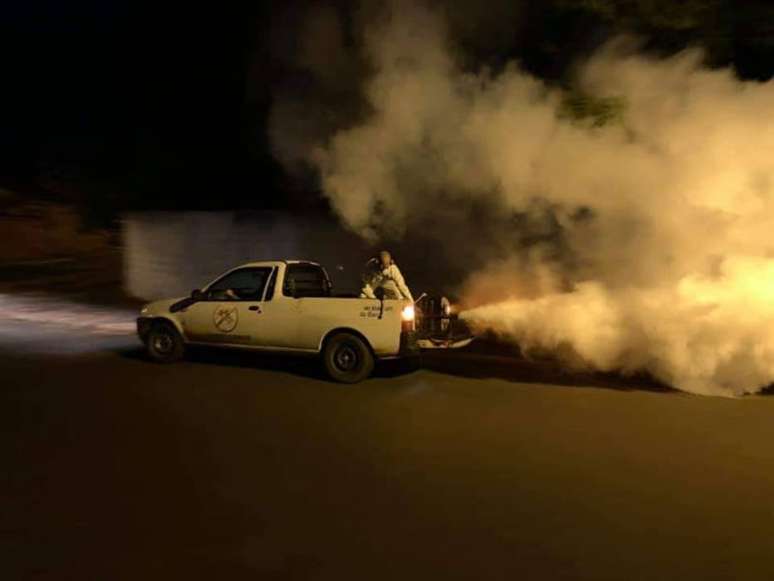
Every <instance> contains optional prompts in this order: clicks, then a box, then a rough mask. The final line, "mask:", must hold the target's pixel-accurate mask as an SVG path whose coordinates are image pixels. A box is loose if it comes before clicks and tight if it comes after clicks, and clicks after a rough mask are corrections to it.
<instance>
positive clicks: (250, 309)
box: [247, 305, 261, 311]
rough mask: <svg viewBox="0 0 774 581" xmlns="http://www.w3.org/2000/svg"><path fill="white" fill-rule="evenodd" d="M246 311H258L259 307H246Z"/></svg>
mask: <svg viewBox="0 0 774 581" xmlns="http://www.w3.org/2000/svg"><path fill="white" fill-rule="evenodd" d="M247 310H248V311H260V310H261V307H259V306H258V305H250V306H249V307H247Z"/></svg>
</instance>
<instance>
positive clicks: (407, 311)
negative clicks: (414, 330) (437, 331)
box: [400, 305, 414, 321]
mask: <svg viewBox="0 0 774 581" xmlns="http://www.w3.org/2000/svg"><path fill="white" fill-rule="evenodd" d="M400 316H401V317H402V318H403V320H404V321H413V320H414V306H413V305H408V306H407V307H404V308H403V311H402V312H401V314H400Z"/></svg>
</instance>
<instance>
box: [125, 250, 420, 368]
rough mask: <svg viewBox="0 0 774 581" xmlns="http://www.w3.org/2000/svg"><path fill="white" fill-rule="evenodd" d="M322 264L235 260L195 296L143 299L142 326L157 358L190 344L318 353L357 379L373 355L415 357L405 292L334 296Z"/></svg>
mask: <svg viewBox="0 0 774 581" xmlns="http://www.w3.org/2000/svg"><path fill="white" fill-rule="evenodd" d="M331 289H332V284H331V281H330V279H329V277H328V274H327V272H326V271H325V269H324V268H323V267H321V266H320V265H319V264H316V263H314V262H306V261H296V260H277V261H266V262H252V263H249V264H244V265H242V266H239V267H237V268H234V269H232V270H230V271H228V272H226V273H225V274H223V275H222V276H220V277H218V278H217V279H215V280H214V281H213V282H211V283H210V284H208V285H207V286H205V287H204V288H202V289H201V290H195V291H193V292H192V293H191V296H190V297H187V298H182V299H181V298H177V299H169V300H161V301H156V302H153V303H150V304H148V305H145V306H144V307H143V308H142V310H141V312H140V317H139V318H138V319H137V332H138V334H139V336H140V339H141V340H142V342H143V343H144V344H145V346H146V349H147V352H148V355H149V356H150V357H151V358H152V359H154V360H156V361H159V362H172V361H176V360H178V359H180V358H181V357H182V356H183V353H184V351H185V347H186V346H187V345H210V346H227V347H238V348H242V349H256V350H266V351H282V352H291V353H298V354H313V355H316V354H321V355H322V361H323V365H324V366H325V370H326V371H327V373H328V374H329V375H330V377H331V378H332V379H334V380H336V381H340V382H344V383H355V382H358V381H361V380H363V379H365V378H366V377H368V376H369V375H370V374H371V372H372V370H373V367H374V360H375V359H377V358H379V359H387V358H396V357H413V356H417V355H418V354H419V349H418V347H417V344H416V333H415V321H414V305H413V303H412V302H411V301H407V300H379V299H363V298H356V297H336V296H334V295H333V294H332V292H331Z"/></svg>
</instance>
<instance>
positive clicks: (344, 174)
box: [308, 4, 774, 395]
mask: <svg viewBox="0 0 774 581" xmlns="http://www.w3.org/2000/svg"><path fill="white" fill-rule="evenodd" d="M374 22H376V24H372V25H371V26H369V27H367V28H365V29H364V31H363V42H362V46H363V48H364V52H363V57H364V59H365V61H366V62H367V63H368V65H369V70H370V71H371V75H370V76H369V77H368V78H367V80H366V81H365V82H364V83H363V95H364V98H365V101H366V102H367V108H366V110H367V111H368V113H367V114H365V115H363V117H362V119H360V121H359V122H358V123H357V124H355V125H353V126H350V127H347V128H345V129H342V130H340V131H338V132H335V133H334V134H333V135H332V136H331V137H330V138H328V139H326V140H324V141H322V142H320V143H319V145H318V147H316V148H313V149H310V152H309V157H308V159H309V160H310V161H311V163H313V164H314V165H315V166H316V167H317V168H318V170H319V173H320V176H321V179H322V184H323V187H324V191H325V193H326V195H327V196H328V197H329V199H330V202H331V204H332V206H333V208H334V209H335V210H336V212H337V213H338V214H339V216H340V217H341V219H342V221H343V222H344V223H345V224H346V225H347V226H348V227H349V228H350V229H352V230H353V231H355V232H358V233H360V234H361V235H362V236H364V237H366V238H369V239H374V240H375V239H383V238H384V237H392V238H396V237H400V236H405V237H409V238H410V237H412V236H420V237H428V236H430V237H434V238H435V239H436V240H437V243H438V244H439V245H443V246H444V249H445V251H446V252H447V258H448V259H449V260H450V261H455V260H457V264H459V265H463V266H464V268H465V270H466V271H467V272H468V273H469V276H468V278H467V281H466V282H465V283H464V284H463V285H462V287H461V293H462V297H463V301H464V304H465V305H466V308H467V310H466V311H464V313H463V317H464V318H465V319H466V320H468V321H469V322H470V324H471V325H473V326H474V327H476V328H478V329H491V330H494V331H495V332H497V333H499V334H501V335H502V336H503V337H506V338H509V339H511V340H513V341H515V342H517V343H518V344H519V345H520V346H521V348H522V349H523V350H524V351H526V352H530V351H540V352H545V351H548V352H551V353H554V354H557V355H558V356H560V357H562V358H564V359H565V360H566V361H567V362H568V363H570V364H573V365H580V366H586V367H589V368H593V369H599V370H605V371H608V370H620V371H623V372H636V371H642V370H645V371H648V372H650V373H651V374H653V375H654V376H655V377H656V378H658V379H659V380H662V381H663V382H665V383H668V384H670V385H673V386H675V387H677V388H679V389H682V390H686V391H690V392H695V393H702V394H718V395H738V394H743V393H752V392H755V391H758V390H760V389H761V388H763V387H764V386H766V385H768V384H770V383H772V381H774V203H773V202H772V195H774V159H773V158H772V152H774V124H772V123H771V122H770V120H771V119H774V83H771V82H769V83H756V82H742V81H740V80H739V79H737V78H736V77H735V75H734V73H733V72H732V71H731V70H710V69H707V68H705V67H703V65H702V55H701V53H700V52H699V51H695V50H691V51H686V52H683V53H681V54H678V55H676V56H673V57H670V58H664V59H657V58H653V57H649V56H646V55H642V54H638V53H637V51H636V50H634V49H633V48H632V45H631V43H629V42H627V41H621V40H619V41H615V42H612V43H610V44H608V45H607V46H605V47H604V48H603V49H602V50H600V51H599V52H598V53H597V54H595V55H594V56H593V57H592V58H591V59H589V60H588V61H587V62H585V63H584V64H583V65H581V66H579V68H578V70H577V75H576V83H575V84H576V88H577V90H578V91H579V92H580V93H582V94H584V95H587V96H588V97H589V98H592V99H593V98H611V97H613V98H615V99H617V100H619V101H620V102H621V103H623V104H625V106H624V108H623V110H622V112H621V113H620V120H619V121H618V122H613V123H608V124H606V125H599V124H594V123H589V122H585V121H583V120H578V119H577V118H575V119H574V118H572V117H568V116H567V115H564V114H563V102H564V100H565V97H566V95H564V94H563V93H562V92H561V91H560V90H559V89H556V88H552V87H550V86H547V85H546V84H544V83H543V82H541V81H540V80H538V79H536V78H534V77H531V76H530V75H528V74H526V73H524V72H523V71H521V70H520V69H519V67H518V66H517V64H515V63H514V64H511V65H510V66H507V67H505V68H504V69H502V70H498V71H490V70H475V71H471V70H470V69H469V68H463V67H462V66H461V65H460V63H459V59H458V55H457V54H456V52H455V49H454V45H453V44H452V42H451V40H450V37H449V34H448V30H447V27H446V24H445V20H444V18H442V17H441V15H439V14H438V13H437V12H434V11H433V10H430V9H422V8H412V9H408V8H407V7H406V6H405V5H400V4H393V5H392V9H391V10H389V9H388V10H387V11H386V12H384V13H382V14H381V15H380V17H379V18H378V19H375V20H374ZM449 231H451V232H454V233H455V235H454V236H451V237H450V236H448V235H444V234H443V233H444V232H446V233H448V232H449Z"/></svg>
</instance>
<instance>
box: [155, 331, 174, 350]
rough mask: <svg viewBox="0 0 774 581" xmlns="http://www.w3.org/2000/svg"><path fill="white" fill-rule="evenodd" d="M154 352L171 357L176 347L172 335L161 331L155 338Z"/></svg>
mask: <svg viewBox="0 0 774 581" xmlns="http://www.w3.org/2000/svg"><path fill="white" fill-rule="evenodd" d="M151 343H152V345H153V350H154V351H156V353H159V354H160V355H169V354H170V353H171V352H172V349H173V348H174V346H175V342H174V340H173V339H172V335H171V334H170V333H168V332H166V331H160V332H158V333H156V334H155V335H154V336H153V340H152V342H151Z"/></svg>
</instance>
